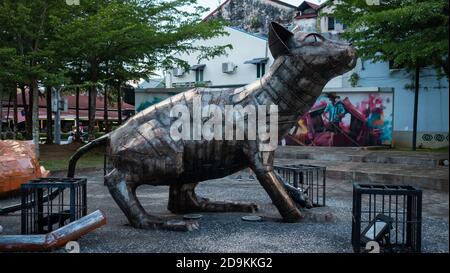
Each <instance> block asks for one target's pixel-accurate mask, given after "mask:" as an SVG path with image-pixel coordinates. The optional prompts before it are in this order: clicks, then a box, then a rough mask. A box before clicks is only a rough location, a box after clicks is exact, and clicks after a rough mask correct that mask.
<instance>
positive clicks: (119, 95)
mask: <svg viewBox="0 0 450 273" xmlns="http://www.w3.org/2000/svg"><path fill="white" fill-rule="evenodd" d="M121 86H122V85H121V84H120V83H119V85H118V87H117V117H118V120H119V126H120V125H122V88H121Z"/></svg>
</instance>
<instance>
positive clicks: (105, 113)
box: [103, 86, 109, 133]
mask: <svg viewBox="0 0 450 273" xmlns="http://www.w3.org/2000/svg"><path fill="white" fill-rule="evenodd" d="M103 103H104V104H103V126H104V127H105V133H108V132H109V121H108V88H107V87H106V86H105V95H104V97H103Z"/></svg>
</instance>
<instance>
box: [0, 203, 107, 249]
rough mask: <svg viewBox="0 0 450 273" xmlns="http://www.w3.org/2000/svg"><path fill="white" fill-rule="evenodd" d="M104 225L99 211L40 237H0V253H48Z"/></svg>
mask: <svg viewBox="0 0 450 273" xmlns="http://www.w3.org/2000/svg"><path fill="white" fill-rule="evenodd" d="M105 224H106V217H105V215H104V214H103V212H101V211H100V210H96V211H94V212H93V213H91V214H89V215H86V216H84V217H82V218H80V219H78V220H77V221H74V222H72V223H70V224H68V225H65V226H63V227H61V228H59V229H57V230H55V231H52V232H50V233H47V234H42V235H3V236H0V252H18V251H20V252H25V251H49V250H53V249H56V248H60V247H63V246H65V245H66V244H67V243H68V242H70V241H73V240H76V239H78V238H80V237H81V236H83V235H85V234H87V233H89V232H91V231H93V230H95V229H97V228H99V227H101V226H103V225H105Z"/></svg>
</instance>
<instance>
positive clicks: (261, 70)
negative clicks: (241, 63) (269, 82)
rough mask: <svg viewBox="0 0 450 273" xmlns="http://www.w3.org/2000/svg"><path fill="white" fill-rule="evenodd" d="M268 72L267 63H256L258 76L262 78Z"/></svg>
mask: <svg viewBox="0 0 450 273" xmlns="http://www.w3.org/2000/svg"><path fill="white" fill-rule="evenodd" d="M264 74H266V64H265V63H259V64H256V78H258V79H259V78H261V77H262V76H264Z"/></svg>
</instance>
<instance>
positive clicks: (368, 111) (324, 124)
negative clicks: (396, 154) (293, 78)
mask: <svg viewBox="0 0 450 273" xmlns="http://www.w3.org/2000/svg"><path fill="white" fill-rule="evenodd" d="M392 120H393V94H392V93H350V92H349V93H339V94H336V93H327V94H323V95H322V96H320V97H319V99H318V100H317V101H316V103H315V105H314V106H313V107H312V109H311V111H309V112H308V114H306V115H305V116H304V117H303V118H302V119H300V120H299V122H298V124H297V126H295V127H294V128H293V129H292V130H291V133H290V134H289V135H288V136H287V137H286V139H285V140H286V144H287V145H308V146H378V145H390V144H391V143H392Z"/></svg>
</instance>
